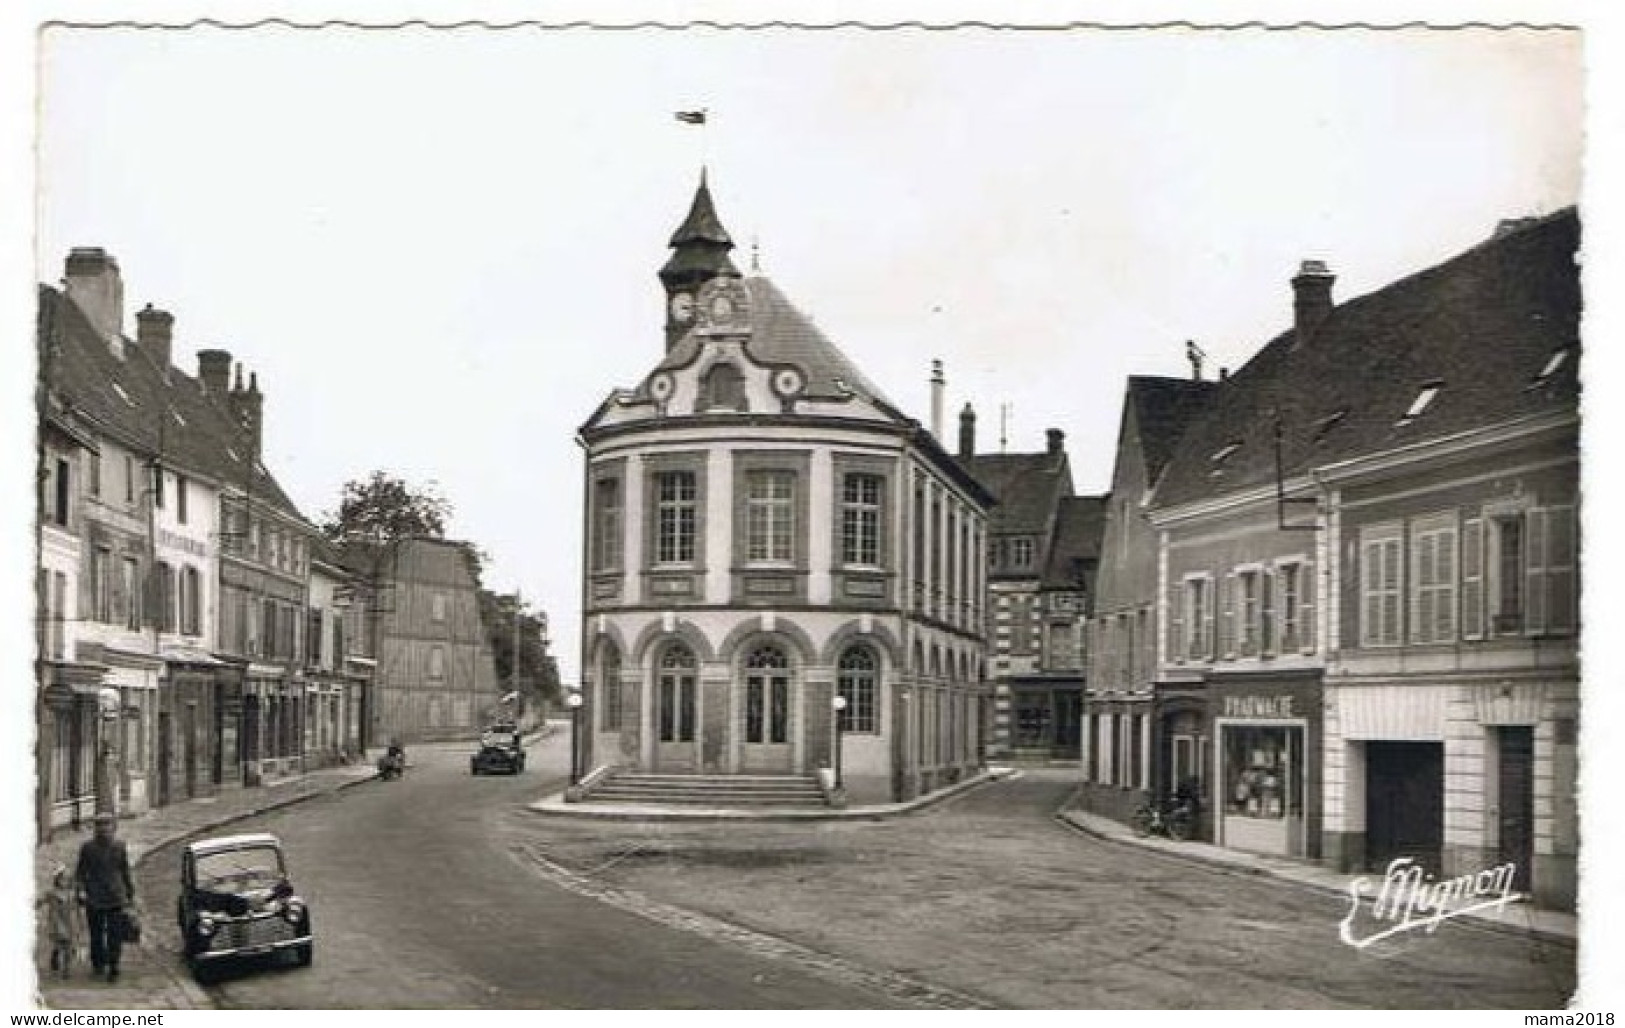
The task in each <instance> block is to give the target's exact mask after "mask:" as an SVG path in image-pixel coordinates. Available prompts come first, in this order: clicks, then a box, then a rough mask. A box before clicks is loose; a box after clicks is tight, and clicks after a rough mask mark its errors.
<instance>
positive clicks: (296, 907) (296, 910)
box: [282, 899, 305, 924]
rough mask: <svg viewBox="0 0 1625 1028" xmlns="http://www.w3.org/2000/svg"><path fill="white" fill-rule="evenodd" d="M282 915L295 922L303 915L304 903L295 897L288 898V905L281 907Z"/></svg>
mask: <svg viewBox="0 0 1625 1028" xmlns="http://www.w3.org/2000/svg"><path fill="white" fill-rule="evenodd" d="M282 916H283V917H285V918H287V919H288V920H289V921H291V922H293V923H295V924H297V923H298V922H299V921H300V919H301V918H303V917H304V916H305V905H304V903H302V902H300V901H299V900H296V899H291V900H289V901H288V905H287V906H285V907H283V908H282Z"/></svg>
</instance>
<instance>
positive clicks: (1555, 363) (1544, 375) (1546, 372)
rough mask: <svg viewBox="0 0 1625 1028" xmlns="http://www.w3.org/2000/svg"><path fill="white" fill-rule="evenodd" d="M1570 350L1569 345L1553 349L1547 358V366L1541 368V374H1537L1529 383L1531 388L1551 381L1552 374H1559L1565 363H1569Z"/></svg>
mask: <svg viewBox="0 0 1625 1028" xmlns="http://www.w3.org/2000/svg"><path fill="white" fill-rule="evenodd" d="M1569 352H1570V350H1569V347H1567V346H1564V347H1561V348H1559V349H1556V350H1553V351H1552V355H1551V357H1549V358H1547V360H1546V366H1545V367H1543V368H1541V369H1540V374H1538V375H1536V376H1535V377H1534V380H1533V381H1531V382H1530V383H1529V388H1530V389H1535V388H1538V387H1540V386H1543V385H1545V384H1546V383H1547V382H1549V381H1550V380H1551V378H1552V376H1553V375H1555V374H1557V373H1558V371H1559V370H1561V369H1562V367H1563V365H1565V364H1567V363H1568V360H1569Z"/></svg>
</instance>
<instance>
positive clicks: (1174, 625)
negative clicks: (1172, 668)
mask: <svg viewBox="0 0 1625 1028" xmlns="http://www.w3.org/2000/svg"><path fill="white" fill-rule="evenodd" d="M1189 591H1190V586H1189V585H1185V584H1184V583H1181V584H1180V586H1179V588H1178V589H1177V590H1176V591H1174V592H1173V594H1172V595H1170V596H1169V597H1168V658H1169V659H1170V660H1171V661H1173V663H1175V664H1183V663H1185V652H1186V644H1185V594H1186V593H1187V592H1189Z"/></svg>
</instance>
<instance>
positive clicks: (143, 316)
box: [135, 303, 175, 379]
mask: <svg viewBox="0 0 1625 1028" xmlns="http://www.w3.org/2000/svg"><path fill="white" fill-rule="evenodd" d="M135 341H136V342H137V343H139V344H140V345H141V349H143V350H145V351H147V355H148V356H150V357H151V358H152V362H153V363H154V364H156V365H158V371H159V372H160V373H161V374H163V376H164V377H165V378H166V379H167V378H168V377H169V360H170V354H171V352H172V350H173V348H174V341H175V316H174V315H173V314H171V313H169V312H168V311H161V310H158V309H157V308H155V307H153V305H152V304H150V303H149V304H147V305H146V306H145V307H143V308H141V309H140V310H139V311H137V312H136V315H135Z"/></svg>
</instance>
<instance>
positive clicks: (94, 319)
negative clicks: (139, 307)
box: [63, 246, 124, 357]
mask: <svg viewBox="0 0 1625 1028" xmlns="http://www.w3.org/2000/svg"><path fill="white" fill-rule="evenodd" d="M63 282H64V285H65V286H66V288H67V293H68V299H70V300H72V301H73V302H74V305H75V306H77V307H78V308H79V309H80V310H81V311H83V312H84V314H85V317H86V318H88V319H89V321H90V324H91V327H92V328H94V329H95V330H96V332H97V333H98V334H99V335H100V336H101V337H102V339H103V340H105V341H106V342H107V344H108V346H110V347H111V348H112V350H113V352H114V353H115V354H117V355H118V356H119V357H123V356H124V279H123V276H121V275H120V274H119V270H118V261H116V260H114V259H113V258H112V256H111V255H110V254H108V253H107V251H105V250H103V249H102V248H101V247H99V246H76V247H74V248H73V249H72V250H71V251H70V252H69V253H68V260H67V264H66V266H65V267H64V269H63Z"/></svg>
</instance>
